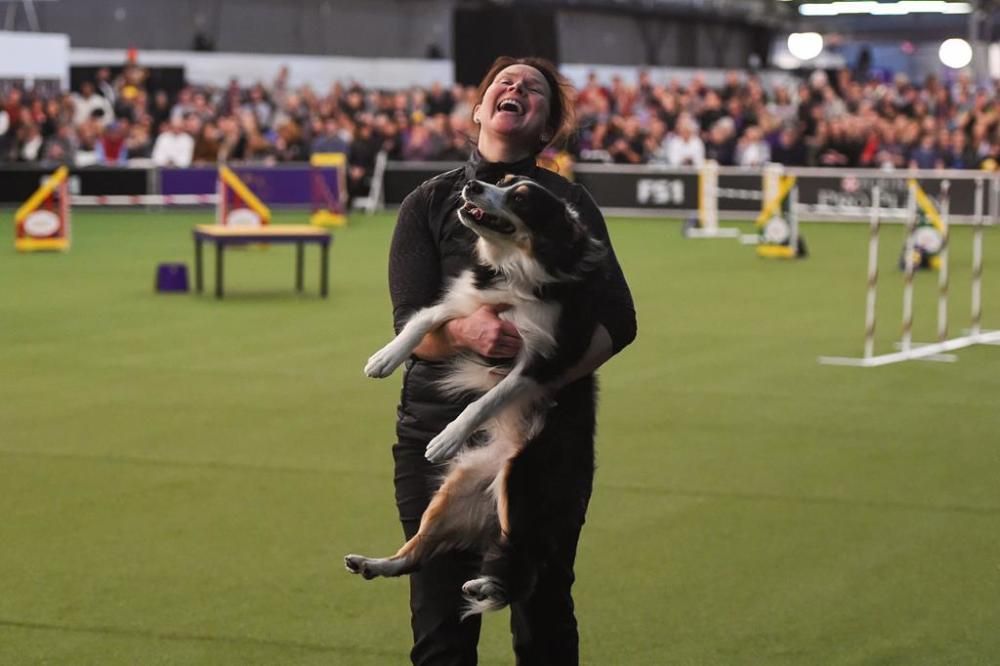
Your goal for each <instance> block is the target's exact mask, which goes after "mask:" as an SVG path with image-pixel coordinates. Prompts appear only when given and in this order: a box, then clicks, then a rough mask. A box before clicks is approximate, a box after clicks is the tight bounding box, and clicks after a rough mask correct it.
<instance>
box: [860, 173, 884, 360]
mask: <svg viewBox="0 0 1000 666" xmlns="http://www.w3.org/2000/svg"><path fill="white" fill-rule="evenodd" d="M881 194H882V190H881V188H880V187H879V186H878V182H877V181H876V183H875V185H873V186H872V207H871V212H870V219H869V225H868V293H867V295H866V298H865V354H864V357H865V358H871V357H872V356H874V354H875V304H876V301H877V298H878V232H879V225H880V223H881V220H880V218H879V214H880V212H881V211H880V208H879V201H880V197H881Z"/></svg>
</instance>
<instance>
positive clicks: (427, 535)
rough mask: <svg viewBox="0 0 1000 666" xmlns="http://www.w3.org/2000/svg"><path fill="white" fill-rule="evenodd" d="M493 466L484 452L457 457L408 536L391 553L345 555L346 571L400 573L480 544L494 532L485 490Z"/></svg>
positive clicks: (491, 506) (490, 501)
mask: <svg viewBox="0 0 1000 666" xmlns="http://www.w3.org/2000/svg"><path fill="white" fill-rule="evenodd" d="M501 464H502V463H501ZM496 465H497V462H496V461H494V460H493V459H492V458H491V457H489V456H486V455H471V456H468V457H467V458H466V459H463V460H461V461H459V462H458V463H457V464H456V466H455V467H454V468H453V469H452V471H451V472H450V473H449V474H448V476H447V478H446V479H445V481H444V483H443V484H441V487H440V488H439V489H438V491H437V492H436V493H435V494H434V497H433V498H432V499H431V502H430V504H429V505H428V506H427V509H426V510H425V511H424V515H423V516H422V517H421V519H420V528H419V529H418V530H417V533H416V534H415V535H414V536H413V538H412V539H410V540H409V541H407V542H406V543H405V544H403V547H402V548H400V549H399V550H398V551H397V552H396V554H395V555H393V556H392V557H385V558H370V557H365V556H363V555H348V556H347V557H345V558H344V564H345V566H346V567H347V570H348V571H350V572H351V573H355V574H361V575H362V576H363V577H364V578H366V579H371V578H376V577H378V576H402V575H404V574H408V573H412V572H414V571H416V570H418V569H419V568H420V567H421V565H423V563H424V562H426V561H427V560H428V559H430V558H431V557H433V556H434V555H435V554H437V553H439V552H443V551H446V550H451V549H455V548H467V547H471V546H474V545H478V544H479V543H481V542H482V540H483V535H484V534H485V533H487V532H488V531H492V530H496V509H495V503H494V500H493V498H492V496H491V494H490V493H489V491H488V487H489V484H490V483H491V482H492V480H493V477H494V476H495V475H496V471H497V470H496Z"/></svg>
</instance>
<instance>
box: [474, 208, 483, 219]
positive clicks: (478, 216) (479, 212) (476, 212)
mask: <svg viewBox="0 0 1000 666" xmlns="http://www.w3.org/2000/svg"><path fill="white" fill-rule="evenodd" d="M472 217H474V218H476V219H477V220H481V219H483V209H482V208H475V207H474V208H473V209H472Z"/></svg>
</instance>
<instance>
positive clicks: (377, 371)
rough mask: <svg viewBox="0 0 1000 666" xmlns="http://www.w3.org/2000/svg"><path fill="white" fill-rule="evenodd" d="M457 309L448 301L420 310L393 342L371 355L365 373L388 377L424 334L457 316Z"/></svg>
mask: <svg viewBox="0 0 1000 666" xmlns="http://www.w3.org/2000/svg"><path fill="white" fill-rule="evenodd" d="M455 314H456V313H455V311H454V309H453V308H451V307H449V306H448V304H447V303H439V304H438V305H434V306H432V307H429V308H424V309H423V310H418V311H417V312H416V313H415V314H414V315H413V316H412V317H410V320H409V321H407V322H406V325H405V326H403V330H401V331H400V332H399V335H397V336H396V337H395V338H393V339H392V342H390V343H389V344H387V345H386V346H385V347H382V349H379V350H378V351H377V352H375V353H374V354H372V355H371V358H369V359H368V363H366V364H365V374H366V375H368V376H369V377H375V378H379V377H388V376H389V375H391V374H392V372H393V370H395V369H396V368H398V367H399V366H400V365H402V364H403V363H404V362H405V361H406V359H408V358H410V354H412V353H413V350H414V349H416V348H417V345H419V344H420V341H421V340H423V339H424V336H425V335H427V334H428V333H430V332H431V331H433V330H434V329H435V328H437V327H438V326H441V325H442V324H444V323H445V322H446V321H448V320H449V319H452V318H454V317H455Z"/></svg>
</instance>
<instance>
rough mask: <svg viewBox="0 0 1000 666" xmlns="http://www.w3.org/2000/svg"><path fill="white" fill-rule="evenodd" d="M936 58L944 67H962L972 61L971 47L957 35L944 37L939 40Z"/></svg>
mask: <svg viewBox="0 0 1000 666" xmlns="http://www.w3.org/2000/svg"><path fill="white" fill-rule="evenodd" d="M938 58H940V59H941V62H942V63H944V65H945V66H946V67H951V68H952V69H962V68H963V67H965V66H966V65H968V64H969V63H970V62H972V47H971V46H969V42H967V41H965V40H964V39H959V38H957V37H955V38H952V39H946V40H944V41H943V42H941V48H940V49H938Z"/></svg>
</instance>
